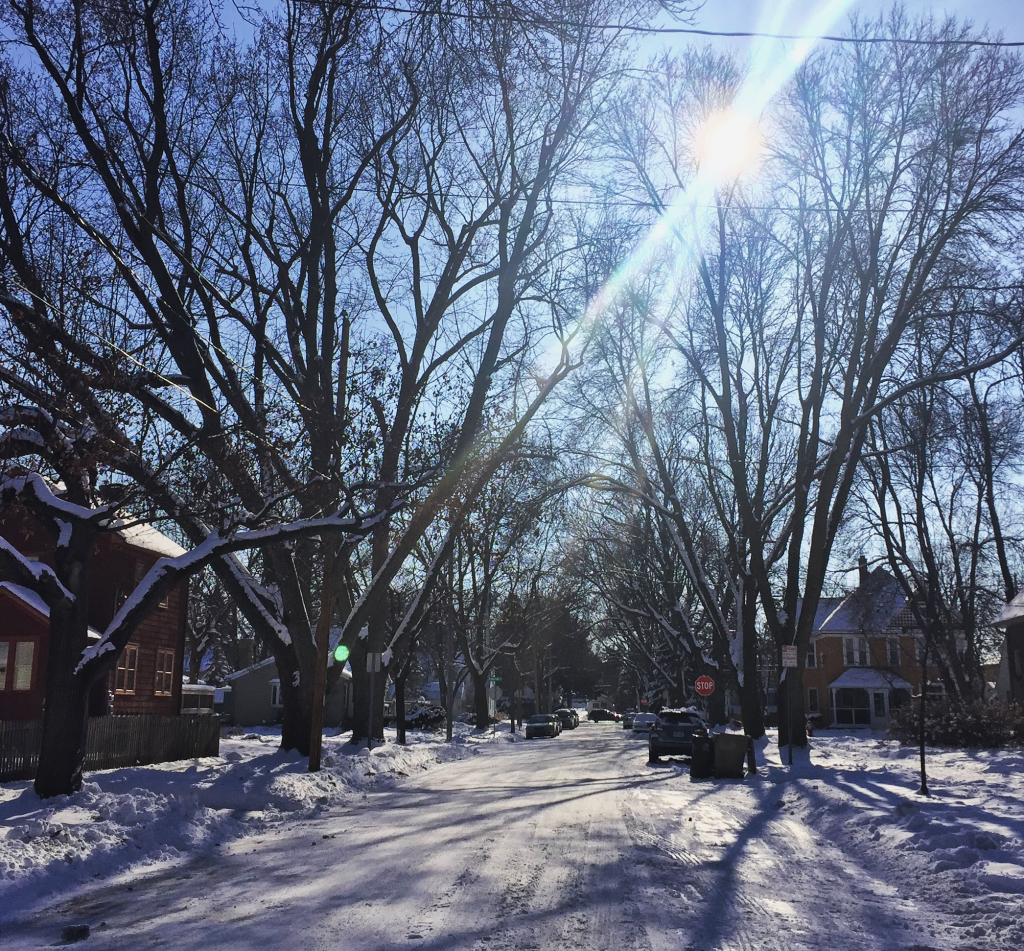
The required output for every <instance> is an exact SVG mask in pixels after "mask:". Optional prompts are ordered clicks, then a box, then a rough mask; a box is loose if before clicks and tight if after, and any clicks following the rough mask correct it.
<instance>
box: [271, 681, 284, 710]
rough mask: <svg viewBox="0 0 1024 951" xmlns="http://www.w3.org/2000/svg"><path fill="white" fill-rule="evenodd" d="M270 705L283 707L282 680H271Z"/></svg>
mask: <svg viewBox="0 0 1024 951" xmlns="http://www.w3.org/2000/svg"><path fill="white" fill-rule="evenodd" d="M270 705H271V706H272V707H282V706H284V704H283V703H282V702H281V681H280V680H271V681H270Z"/></svg>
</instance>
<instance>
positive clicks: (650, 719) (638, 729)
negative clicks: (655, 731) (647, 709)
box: [633, 713, 658, 733]
mask: <svg viewBox="0 0 1024 951" xmlns="http://www.w3.org/2000/svg"><path fill="white" fill-rule="evenodd" d="M657 719H658V718H657V717H656V716H655V715H654V714H653V713H638V714H637V715H636V717H634V719H633V732H634V733H650V732H651V725H652V724H653V723H655V722H657Z"/></svg>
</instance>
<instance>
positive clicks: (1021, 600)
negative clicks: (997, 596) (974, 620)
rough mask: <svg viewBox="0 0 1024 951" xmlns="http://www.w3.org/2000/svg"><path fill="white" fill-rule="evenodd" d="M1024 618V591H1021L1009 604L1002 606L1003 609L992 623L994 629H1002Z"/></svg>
mask: <svg viewBox="0 0 1024 951" xmlns="http://www.w3.org/2000/svg"><path fill="white" fill-rule="evenodd" d="M1022 617H1024V591H1021V593H1020V594H1018V595H1017V597H1015V598H1014V599H1013V600H1012V601H1010V602H1009V604H1004V605H1003V609H1002V610H1001V611H1000V612H999V613H998V614H997V615H996V616H995V618H994V619H993V621H992V623H993V624H994V625H995V626H996V627H1002V626H1003V625H1004V624H1009V623H1010V622H1011V621H1016V620H1018V619H1020V618H1022Z"/></svg>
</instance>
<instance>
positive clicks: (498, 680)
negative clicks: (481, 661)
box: [487, 674, 501, 684]
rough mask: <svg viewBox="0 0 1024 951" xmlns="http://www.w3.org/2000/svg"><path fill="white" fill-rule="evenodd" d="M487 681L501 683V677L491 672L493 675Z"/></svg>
mask: <svg viewBox="0 0 1024 951" xmlns="http://www.w3.org/2000/svg"><path fill="white" fill-rule="evenodd" d="M487 682H488V683H492V684H500V683H501V678H500V677H495V676H494V674H491V676H490V677H488V678H487Z"/></svg>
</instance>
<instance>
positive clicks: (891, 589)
mask: <svg viewBox="0 0 1024 951" xmlns="http://www.w3.org/2000/svg"><path fill="white" fill-rule="evenodd" d="M906 603H907V597H906V595H905V594H904V593H903V588H902V587H901V586H900V583H899V582H898V581H897V580H896V579H895V578H894V577H893V576H892V575H891V574H889V572H888V571H886V570H885V569H884V568H876V569H875V570H874V571H872V572H871V574H869V575H868V576H867V578H865V579H864V581H862V582H861V583H860V584H859V585H857V587H856V588H854V590H853V591H851V592H850V593H849V594H848V595H847V596H846V597H845V598H843V600H842V601H841V602H840V604H839V606H838V607H837V608H836V609H835V610H834V611H833V612H832V613H831V614H830V615H829V616H828V617H827V618H826V619H825V620H824V621H823V622H822V624H821V627H820V629H819V630H820V632H821V633H822V634H866V633H872V632H881V631H887V630H889V629H890V628H891V627H892V626H893V622H894V621H895V619H896V616H897V615H898V614H899V613H900V611H902V610H903V607H904V605H905V604H906Z"/></svg>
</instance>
